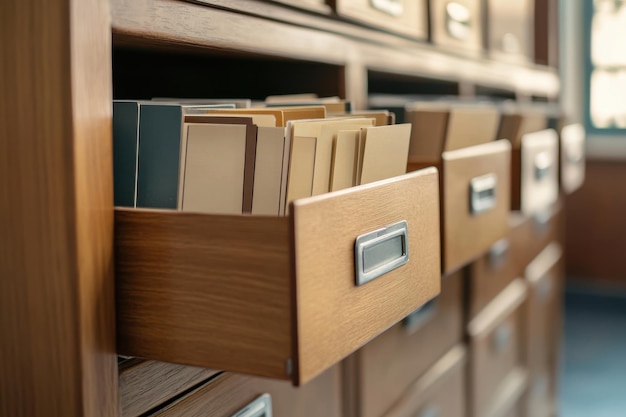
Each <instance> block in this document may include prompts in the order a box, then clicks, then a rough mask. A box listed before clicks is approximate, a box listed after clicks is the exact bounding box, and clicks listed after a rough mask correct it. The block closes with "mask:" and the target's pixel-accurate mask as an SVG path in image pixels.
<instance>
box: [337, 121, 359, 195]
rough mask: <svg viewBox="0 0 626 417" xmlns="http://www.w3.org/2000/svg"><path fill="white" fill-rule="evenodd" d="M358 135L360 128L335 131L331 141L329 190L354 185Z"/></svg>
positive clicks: (357, 156) (357, 155)
mask: <svg viewBox="0 0 626 417" xmlns="http://www.w3.org/2000/svg"><path fill="white" fill-rule="evenodd" d="M360 136H361V132H360V130H342V131H339V132H337V136H336V137H335V140H334V143H333V160H332V167H331V174H330V191H338V190H343V189H344V188H350V187H353V186H355V185H356V180H357V162H358V159H359V140H360Z"/></svg>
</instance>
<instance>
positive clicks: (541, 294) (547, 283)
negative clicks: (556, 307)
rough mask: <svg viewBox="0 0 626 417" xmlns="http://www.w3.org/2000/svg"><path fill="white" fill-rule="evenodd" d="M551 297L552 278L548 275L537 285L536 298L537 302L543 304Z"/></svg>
mask: <svg viewBox="0 0 626 417" xmlns="http://www.w3.org/2000/svg"><path fill="white" fill-rule="evenodd" d="M551 295H552V276H550V275H548V276H546V277H544V278H543V279H542V280H541V281H540V282H539V283H538V284H537V296H538V298H539V302H541V303H543V304H545V303H547V302H548V300H549V299H550V296H551Z"/></svg>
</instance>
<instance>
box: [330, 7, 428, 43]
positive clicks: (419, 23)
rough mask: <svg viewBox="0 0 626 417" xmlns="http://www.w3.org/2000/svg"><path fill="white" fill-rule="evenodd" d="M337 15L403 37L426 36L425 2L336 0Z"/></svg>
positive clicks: (422, 37) (421, 37) (420, 37)
mask: <svg viewBox="0 0 626 417" xmlns="http://www.w3.org/2000/svg"><path fill="white" fill-rule="evenodd" d="M335 3H336V4H335V8H336V10H337V14H339V15H340V16H344V17H347V18H351V19H355V20H359V21H362V22H364V23H367V24H369V25H373V26H378V27H381V28H384V29H387V30H390V31H393V32H398V33H401V34H404V35H407V36H411V37H415V38H419V39H425V38H426V37H427V36H428V29H427V28H428V26H427V25H428V22H427V10H426V0H336V2H335Z"/></svg>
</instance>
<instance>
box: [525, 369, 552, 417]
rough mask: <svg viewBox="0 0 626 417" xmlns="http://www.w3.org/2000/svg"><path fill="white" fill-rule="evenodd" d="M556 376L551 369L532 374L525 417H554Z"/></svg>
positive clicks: (538, 370)
mask: <svg viewBox="0 0 626 417" xmlns="http://www.w3.org/2000/svg"><path fill="white" fill-rule="evenodd" d="M554 381H555V379H554V375H551V373H550V369H549V368H542V369H535V370H534V371H533V372H531V376H530V386H529V387H528V394H527V395H526V407H525V412H524V416H525V417H552V416H553V415H554V411H555V403H556V392H555V388H556V386H555V383H554Z"/></svg>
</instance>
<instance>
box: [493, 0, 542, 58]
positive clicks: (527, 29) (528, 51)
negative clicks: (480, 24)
mask: <svg viewBox="0 0 626 417" xmlns="http://www.w3.org/2000/svg"><path fill="white" fill-rule="evenodd" d="M487 8H488V21H487V26H488V29H487V32H488V44H489V54H490V55H491V56H493V57H494V58H498V59H506V60H519V61H530V60H531V59H532V56H533V46H534V38H533V35H534V34H533V32H532V29H533V18H534V9H533V0H517V1H507V0H488V2H487Z"/></svg>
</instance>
